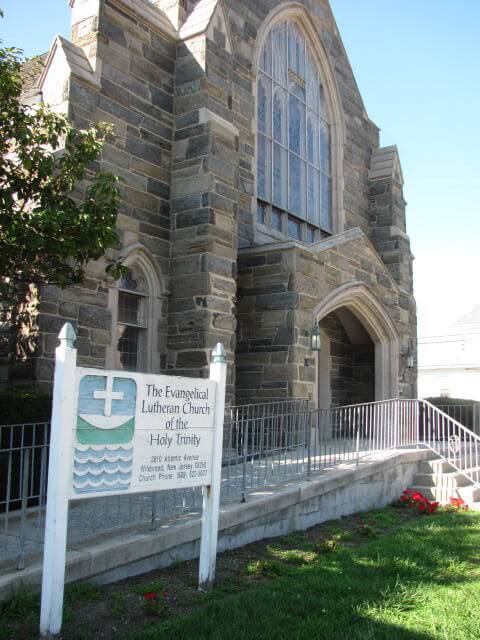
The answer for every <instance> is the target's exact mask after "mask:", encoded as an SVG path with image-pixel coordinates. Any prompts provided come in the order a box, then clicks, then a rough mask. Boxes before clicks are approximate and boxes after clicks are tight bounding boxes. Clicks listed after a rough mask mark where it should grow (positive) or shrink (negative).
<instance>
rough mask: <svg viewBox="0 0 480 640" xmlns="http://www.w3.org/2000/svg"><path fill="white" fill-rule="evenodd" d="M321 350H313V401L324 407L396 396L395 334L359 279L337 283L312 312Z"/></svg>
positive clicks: (379, 306)
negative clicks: (315, 357) (339, 285)
mask: <svg viewBox="0 0 480 640" xmlns="http://www.w3.org/2000/svg"><path fill="white" fill-rule="evenodd" d="M314 321H315V322H318V324H319V326H320V336H321V340H322V349H321V351H320V352H319V353H318V354H317V363H316V371H317V376H316V385H315V387H316V402H317V406H318V407H319V408H322V409H327V408H329V407H334V406H337V407H338V406H345V405H348V404H361V403H364V402H373V401H378V400H386V399H388V398H395V397H397V395H398V354H399V334H398V331H397V329H396V327H395V324H394V323H393V321H392V319H391V318H390V316H389V314H388V313H387V311H386V310H385V308H384V307H383V305H382V303H381V302H380V301H379V300H378V299H377V298H376V297H375V296H374V294H373V293H372V292H371V291H370V289H369V288H368V287H367V286H366V285H365V284H363V283H362V282H353V283H348V284H346V285H343V286H342V287H339V288H338V289H336V290H335V291H333V292H332V293H330V294H329V295H328V296H326V297H325V298H324V299H323V300H322V302H321V303H320V304H319V305H317V307H316V308H315V310H314Z"/></svg>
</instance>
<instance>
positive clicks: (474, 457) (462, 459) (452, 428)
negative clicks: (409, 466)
mask: <svg viewBox="0 0 480 640" xmlns="http://www.w3.org/2000/svg"><path fill="white" fill-rule="evenodd" d="M419 403H420V405H421V406H423V407H424V413H423V440H422V444H425V445H426V446H427V447H428V448H429V449H431V450H432V451H434V452H435V453H436V454H437V455H438V456H439V457H440V458H441V459H442V460H444V461H445V462H447V463H448V464H450V465H451V466H452V467H453V468H454V469H455V470H456V471H458V472H459V473H461V474H462V475H463V476H465V477H466V478H467V479H468V480H470V481H471V482H472V483H473V484H474V485H475V487H480V455H479V454H480V436H479V435H478V434H476V433H474V432H473V431H472V430H471V429H468V428H467V427H465V426H464V425H463V424H461V423H460V422H458V420H455V419H454V418H452V417H451V416H449V415H448V414H447V413H445V412H444V411H442V410H441V409H439V408H438V407H436V406H435V405H433V404H432V403H431V402H428V400H420V401H419ZM426 416H427V420H428V423H426V419H425V418H426Z"/></svg>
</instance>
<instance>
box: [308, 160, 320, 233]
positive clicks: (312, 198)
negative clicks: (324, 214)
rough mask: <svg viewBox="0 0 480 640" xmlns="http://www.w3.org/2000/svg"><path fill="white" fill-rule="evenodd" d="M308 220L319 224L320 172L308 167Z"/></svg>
mask: <svg viewBox="0 0 480 640" xmlns="http://www.w3.org/2000/svg"><path fill="white" fill-rule="evenodd" d="M308 220H309V222H311V223H312V224H315V225H317V226H319V225H320V172H319V171H317V170H316V169H314V168H313V167H310V166H309V167H308Z"/></svg>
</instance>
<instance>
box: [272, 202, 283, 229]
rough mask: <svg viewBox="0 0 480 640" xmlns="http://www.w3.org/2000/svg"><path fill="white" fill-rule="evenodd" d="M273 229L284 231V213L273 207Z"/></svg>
mask: <svg viewBox="0 0 480 640" xmlns="http://www.w3.org/2000/svg"><path fill="white" fill-rule="evenodd" d="M272 229H275V231H281V230H282V212H281V211H279V210H278V209H275V207H272Z"/></svg>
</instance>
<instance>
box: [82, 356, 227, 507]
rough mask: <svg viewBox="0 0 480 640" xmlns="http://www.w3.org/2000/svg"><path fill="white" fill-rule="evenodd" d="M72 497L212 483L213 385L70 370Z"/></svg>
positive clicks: (146, 376) (211, 382) (203, 382)
mask: <svg viewBox="0 0 480 640" xmlns="http://www.w3.org/2000/svg"><path fill="white" fill-rule="evenodd" d="M76 385H77V390H78V391H77V403H76V405H77V409H76V428H75V436H74V438H73V456H72V458H73V472H72V481H73V482H72V493H71V499H72V500H74V499H78V498H85V497H87V496H92V497H93V496H99V495H105V494H109V495H111V494H122V493H138V492H142V491H159V490H162V489H174V488H178V487H195V486H202V485H209V484H211V480H212V456H213V436H214V426H215V392H216V384H215V382H213V381H211V380H192V379H191V378H177V377H173V376H158V375H157V376H155V375H147V374H136V373H122V372H118V371H105V372H103V371H102V372H101V373H99V371H98V369H82V368H77V383H76Z"/></svg>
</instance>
